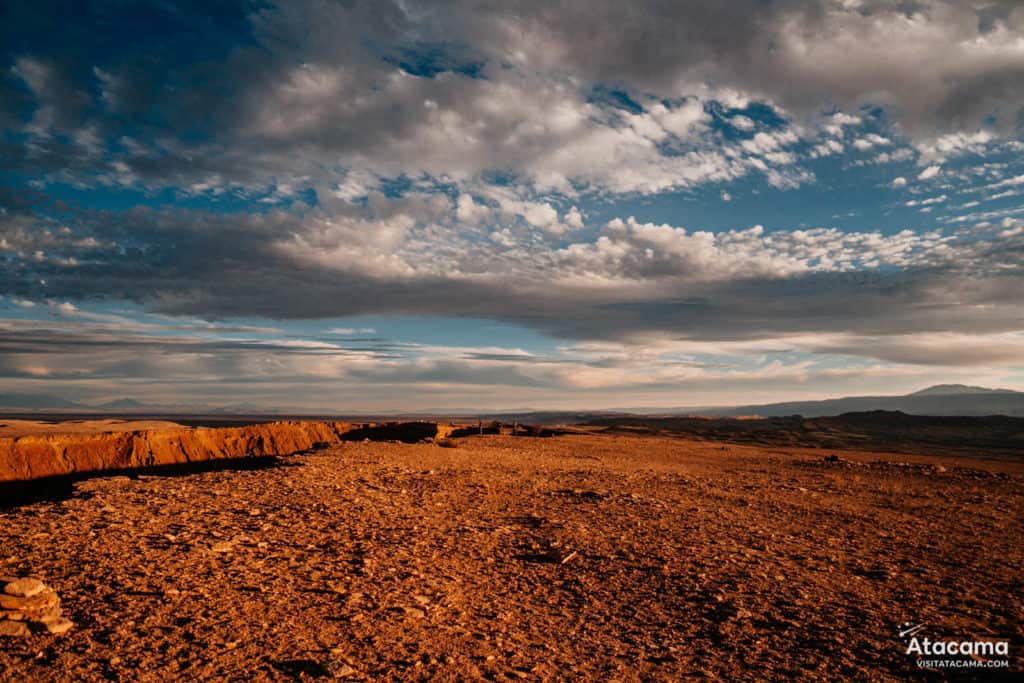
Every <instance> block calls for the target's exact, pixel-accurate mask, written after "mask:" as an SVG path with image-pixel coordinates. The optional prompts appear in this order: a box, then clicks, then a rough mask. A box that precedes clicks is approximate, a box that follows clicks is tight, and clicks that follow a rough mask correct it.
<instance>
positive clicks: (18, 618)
mask: <svg viewBox="0 0 1024 683" xmlns="http://www.w3.org/2000/svg"><path fill="white" fill-rule="evenodd" d="M0 586H3V588H2V590H0V636H11V637H22V638H24V637H27V636H29V635H31V634H32V631H33V630H35V631H43V630H45V631H46V632H48V633H52V634H53V635H61V634H63V633H67V632H68V630H70V629H71V627H72V626H74V622H72V621H71V620H69V619H67V618H65V617H64V616H63V615H62V614H61V610H60V598H59V597H57V593H55V592H54V590H53V589H52V588H50V587H49V586H47V585H46V584H45V583H43V582H42V581H40V580H39V579H34V578H31V577H23V578H18V577H14V576H0Z"/></svg>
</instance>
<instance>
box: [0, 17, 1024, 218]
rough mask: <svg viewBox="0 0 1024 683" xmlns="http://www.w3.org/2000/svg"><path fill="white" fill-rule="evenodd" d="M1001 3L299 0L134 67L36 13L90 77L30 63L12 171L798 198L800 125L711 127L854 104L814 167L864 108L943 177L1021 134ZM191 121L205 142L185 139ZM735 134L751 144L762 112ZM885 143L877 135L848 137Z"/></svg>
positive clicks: (358, 192)
mask: <svg viewBox="0 0 1024 683" xmlns="http://www.w3.org/2000/svg"><path fill="white" fill-rule="evenodd" d="M990 9H991V8H990V7H988V5H987V4H986V5H984V6H983V5H982V4H978V3H961V2H952V1H947V0H921V2H916V3H910V4H907V3H904V2H889V1H888V0H879V1H873V2H870V3H861V2H857V3H850V2H839V1H838V0H821V1H820V2H806V1H805V0H785V1H784V2H776V3H767V4H766V3H763V2H757V1H755V0H743V1H742V2H733V3H728V4H722V3H719V4H714V5H708V4H707V3H703V2H696V1H687V2H680V3H673V4H671V5H665V4H663V3H660V2H657V1H656V0H651V2H650V3H647V4H644V3H641V5H639V6H636V5H630V7H629V8H627V7H625V6H623V5H622V4H621V3H614V2H598V3H594V2H589V1H588V2H575V1H574V2H565V3H559V4H558V6H557V7H552V6H550V5H549V3H544V2H535V1H533V0H521V1H517V2H513V3H501V4H500V5H499V4H495V3H483V4H480V5H473V6H467V5H464V4H452V3H398V2H390V1H386V2H380V3H361V2H355V3H325V2H321V1H320V0H303V1H301V2H293V3H282V4H278V5H274V4H267V5H262V6H260V7H250V6H248V5H239V6H237V7H231V8H228V9H226V15H227V16H226V19H225V22H224V26H225V27H231V26H236V27H238V28H236V30H237V35H235V36H232V35H231V34H230V33H226V32H225V31H226V30H227V29H224V28H217V27H213V28H211V27H204V28H203V29H201V30H199V29H194V28H192V29H190V30H191V31H193V32H189V31H185V30H181V31H180V32H179V31H178V29H181V28H183V27H181V26H179V24H180V18H176V16H175V13H173V12H170V11H167V12H165V13H166V14H167V16H166V17H162V19H163V20H164V22H165V24H166V25H167V26H168V29H169V30H168V32H167V33H166V34H165V36H164V37H163V38H162V39H161V40H162V41H164V42H163V43H162V45H161V47H163V48H164V49H163V50H162V51H160V50H158V51H154V57H153V59H151V60H147V61H146V62H141V63H140V62H139V61H138V60H132V59H126V58H124V57H125V55H118V54H117V49H118V47H117V46H118V42H117V41H114V40H111V39H110V36H108V35H107V31H108V30H111V31H113V30H114V29H115V28H116V22H115V23H114V24H113V28H110V29H107V28H105V29H104V31H98V30H95V29H94V28H93V27H91V26H84V25H82V26H78V25H76V24H74V23H70V22H65V23H63V24H57V23H54V24H53V25H48V24H40V23H39V22H41V21H45V20H43V19H40V18H39V17H38V16H35V15H30V16H26V17H25V21H24V22H22V23H23V25H24V26H25V27H26V30H32V29H33V28H34V29H35V30H36V31H38V32H39V33H40V35H45V34H49V33H53V34H59V35H61V36H63V39H64V40H65V41H71V42H74V43H75V44H76V45H79V46H80V48H79V49H80V50H81V51H84V52H85V53H86V54H87V55H89V56H90V57H91V58H92V61H93V62H94V63H92V64H89V65H88V67H89V68H87V69H84V70H83V69H81V68H78V66H79V65H78V63H77V62H76V61H71V60H68V59H67V58H64V57H59V56H56V53H55V55H53V56H51V55H46V54H32V53H30V52H26V53H25V54H17V55H15V57H14V58H13V63H12V64H10V68H9V70H8V71H7V72H6V74H5V75H4V77H3V78H4V79H6V81H5V82H4V83H3V84H2V87H4V88H5V89H7V90H9V91H11V92H12V93H13V92H15V91H16V90H24V89H27V90H28V97H30V98H31V102H30V103H26V102H21V104H19V105H18V106H17V107H14V108H10V109H7V110H5V112H4V116H2V117H0V121H3V122H6V123H7V125H8V127H9V130H10V131H11V132H12V133H15V134H18V135H26V136H28V139H29V144H26V145H24V146H21V147H17V148H14V149H12V150H10V151H11V152H12V153H13V155H12V158H11V163H12V166H13V167H15V168H22V169H26V170H27V169H30V168H31V169H42V170H43V172H45V173H49V174H51V178H52V179H54V180H55V179H58V178H64V179H68V180H74V181H75V182H78V183H83V182H85V183H105V184H110V185H121V184H128V185H133V184H136V183H143V184H145V185H147V186H151V187H152V186H156V187H177V188H187V187H193V188H197V190H201V191H209V192H219V193H225V192H228V191H231V192H254V191H256V190H257V189H258V188H263V189H264V190H266V189H267V188H281V187H290V188H292V189H293V190H295V189H299V188H301V187H302V186H303V184H307V185H312V186H318V185H321V186H325V187H331V188H333V191H334V192H335V194H336V195H337V196H338V197H339V198H342V199H345V200H353V199H358V198H360V197H362V196H365V193H366V192H367V191H368V190H370V189H372V188H373V187H374V186H375V184H376V179H377V178H378V177H395V176H399V175H402V174H406V175H410V176H416V175H419V174H430V175H434V176H443V177H447V178H450V179H455V180H460V179H466V178H471V177H474V176H476V175H478V174H481V173H486V172H488V171H493V170H503V171H508V172H512V173H515V174H522V175H523V176H525V177H526V178H528V179H529V180H530V181H531V182H532V183H535V184H536V185H538V186H539V187H541V188H544V189H546V190H552V189H557V190H559V191H563V192H568V191H570V190H571V189H572V188H573V187H575V186H577V185H579V184H586V185H590V186H593V187H595V188H598V189H601V190H611V191H613V192H635V191H639V192H661V191H666V190H670V189H678V188H685V187H690V186H692V185H694V184H699V183H705V182H718V181H722V180H728V179H732V178H736V177H740V176H742V175H745V174H747V173H751V172H762V173H764V174H765V176H766V177H767V178H768V180H769V182H771V183H772V184H773V185H775V186H777V187H792V186H793V185H794V184H799V183H800V182H805V181H806V179H807V177H808V176H806V175H801V174H800V172H799V171H794V170H790V169H787V168H786V167H789V166H791V165H792V164H793V162H794V160H795V157H794V155H793V153H792V152H791V151H788V150H785V149H782V148H783V147H785V146H787V145H790V144H792V142H793V140H791V139H789V138H788V137H787V136H792V135H793V133H792V131H790V132H789V133H785V132H782V133H779V132H772V131H764V130H760V131H759V132H758V133H757V134H756V135H754V136H753V137H752V138H750V139H747V140H742V141H741V145H740V147H739V150H743V151H746V152H747V153H748V154H750V155H753V158H752V159H743V158H741V157H740V155H739V154H733V155H722V154H720V153H719V152H720V150H718V149H717V148H716V147H715V146H714V145H708V144H707V142H708V140H709V138H711V137H713V136H714V135H716V133H715V132H714V131H713V130H712V128H711V127H710V122H711V119H712V117H711V115H710V113H709V110H708V108H709V105H711V104H714V105H715V106H725V107H734V106H735V107H736V108H738V109H743V108H744V107H746V106H747V105H748V104H749V103H751V102H753V101H762V102H765V103H770V104H772V105H774V106H775V107H776V110H777V111H784V112H787V116H789V117H791V118H793V119H794V120H797V121H804V120H806V119H808V118H816V117H819V114H820V112H821V111H823V110H826V109H828V108H830V107H833V108H834V107H835V106H837V105H838V106H841V107H842V109H843V110H845V111H839V112H836V113H834V114H829V115H828V116H826V117H825V118H824V119H823V120H822V123H823V126H824V130H825V131H826V132H828V133H829V135H831V136H832V138H833V139H831V140H829V141H822V142H820V144H819V145H818V147H816V148H815V151H814V155H817V156H827V155H829V154H831V153H836V152H838V151H840V147H839V145H841V143H840V142H839V141H838V140H837V139H836V138H839V137H842V136H843V135H844V130H845V129H847V128H851V127H856V126H860V125H861V124H862V123H863V122H864V118H863V116H861V115H859V114H857V113H853V112H858V111H860V108H861V106H862V105H865V106H868V105H869V106H880V107H884V108H885V109H887V110H888V112H889V116H890V117H891V119H892V120H893V121H895V122H896V124H897V125H898V126H899V130H901V131H902V132H903V133H905V134H909V135H911V136H912V137H913V138H914V139H915V140H916V141H917V148H916V149H917V150H918V154H920V155H921V157H922V159H923V160H924V161H926V162H927V163H932V162H935V163H939V162H941V161H943V160H944V159H946V158H947V157H950V156H953V155H956V154H961V153H964V152H965V151H970V150H976V149H980V148H981V147H983V146H984V145H985V144H988V143H990V142H992V141H994V140H995V139H996V138H997V137H1000V136H1005V135H1007V134H1010V133H1012V132H1013V130H1014V126H1016V125H1017V122H1018V120H1019V112H1020V109H1021V106H1022V104H1024V92H1022V88H1021V86H1020V84H1021V83H1022V82H1024V78H1022V75H1024V58H1022V56H1021V52H1020V49H1019V40H1018V37H1019V34H1020V29H1021V27H1022V22H1024V13H1022V10H1021V9H1020V8H1018V7H1010V6H1008V7H1005V8H1003V9H1002V10H1000V11H998V12H992V11H990ZM1004 10H1005V11H1004ZM154 11H157V10H154ZM18 24H19V22H18V21H17V17H15V18H14V20H13V22H12V25H18ZM241 27H245V30H242V28H241ZM195 31H198V34H196V33H195ZM232 38H233V39H234V42H232ZM243 38H244V39H243ZM195 40H199V41H207V42H206V43H202V44H203V45H204V46H208V47H209V48H210V49H211V50H220V51H224V50H225V49H226V48H230V49H229V50H228V51H227V54H226V55H225V58H224V59H223V60H220V61H218V60H210V61H202V62H196V63H185V64H182V63H175V62H173V61H168V60H171V59H172V57H171V56H172V55H178V54H179V52H180V51H181V50H182V49H183V45H185V44H186V41H195ZM19 44H20V43H19ZM187 45H189V46H192V45H193V43H187ZM101 48H102V49H101ZM189 49H191V47H190V48H189ZM609 87H623V88H625V89H626V91H627V93H626V94H627V96H629V97H631V98H632V101H633V103H634V105H635V106H632V107H626V108H623V107H622V106H619V105H618V104H616V103H615V102H614V101H611V100H608V99H607V98H606V99H603V100H602V99H601V98H595V97H594V96H593V93H594V92H595V89H601V88H609ZM181 92H188V93H189V94H188V97H178V96H177V95H176V93H181ZM20 97H21V98H22V99H24V95H22V96H20ZM11 101H12V102H14V101H15V100H14V99H12V100H11ZM26 105H27V106H26ZM18 112H22V113H21V114H19V113H18ZM154 112H160V115H159V116H156V115H155V114H154ZM846 112H850V113H846ZM19 117H20V118H19ZM197 121H201V122H202V124H201V125H202V127H203V131H202V134H200V135H191V136H190V135H183V134H182V131H186V130H194V129H195V127H196V122H197ZM728 121H729V123H730V125H731V126H732V127H733V128H734V129H736V130H738V131H740V132H743V133H747V134H749V133H752V132H754V131H755V130H757V126H756V125H755V122H754V120H753V119H751V118H750V116H748V115H746V114H741V113H734V114H732V115H731V116H730V117H729V118H728ZM125 123H129V124H130V125H129V126H127V127H125ZM983 127H984V128H983ZM126 130H127V131H130V133H129V134H127V135H126V134H125V132H126ZM764 136H768V138H767V139H766V138H765V137H764ZM779 136H782V137H781V138H780V137H779ZM773 137H774V141H773V140H772V138H773ZM780 142H782V143H783V144H779V143H780ZM889 142H890V139H889V138H887V137H885V136H883V135H880V134H878V133H866V134H864V135H861V136H859V137H857V138H855V139H853V140H851V141H850V145H851V146H852V147H853V148H854V149H859V150H862V151H867V150H870V149H874V148H877V147H880V146H885V145H887V144H889ZM353 169H355V170H353ZM287 196H291V195H288V194H287V193H284V194H279V195H278V198H279V199H280V198H282V197H287Z"/></svg>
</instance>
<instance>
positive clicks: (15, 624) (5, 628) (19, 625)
mask: <svg viewBox="0 0 1024 683" xmlns="http://www.w3.org/2000/svg"><path fill="white" fill-rule="evenodd" d="M31 634H32V633H31V631H29V630H28V624H26V623H25V622H23V621H0V636H8V637H10V638H28V637H29V636H30V635H31Z"/></svg>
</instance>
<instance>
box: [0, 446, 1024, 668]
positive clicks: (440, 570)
mask: <svg viewBox="0 0 1024 683" xmlns="http://www.w3.org/2000/svg"><path fill="white" fill-rule="evenodd" d="M455 444H456V447H454V448H443V447H441V446H437V445H428V444H416V445H407V444H397V443H353V444H344V445H341V446H338V447H333V448H330V449H326V450H322V451H318V452H315V453H310V454H304V455H297V456H292V457H288V458H281V459H279V460H278V461H277V462H276V463H275V464H274V465H273V466H270V467H267V468H264V469H249V470H220V471H207V472H199V473H191V474H179V475H176V476H160V477H156V476H142V477H136V478H127V477H108V478H96V479H92V480H89V481H86V482H82V483H79V484H78V485H77V487H76V491H75V493H74V494H73V495H72V496H71V497H69V498H67V499H64V500H60V501H41V502H35V503H31V504H27V505H23V506H20V507H17V508H8V509H6V510H0V573H3V574H17V575H32V576H36V577H39V578H41V579H43V580H44V581H46V582H47V583H48V584H49V585H51V586H53V587H54V589H55V590H56V591H57V592H58V593H59V594H60V597H61V602H62V605H63V607H64V609H65V613H66V614H67V615H68V617H70V618H71V619H72V620H73V621H74V622H75V624H76V625H75V627H74V628H73V629H72V630H71V631H70V632H68V633H67V634H66V635H63V636H59V637H55V636H49V635H33V636H32V637H31V638H27V639H11V638H7V639H0V679H2V680H9V681H67V680H76V681H77V680H86V681H88V680H126V681H167V680H217V681H220V680H237V681H248V680H315V679H341V680H345V679H352V680H472V679H486V680H498V681H502V680H520V679H523V680H610V681H615V680H666V681H668V680H681V679H684V680H685V679H691V678H703V679H707V680H722V681H748V680H780V679H793V678H796V679H806V680H865V681H875V680H881V681H884V680H906V679H907V678H921V677H926V678H927V677H932V678H935V679H941V678H943V677H944V676H948V675H949V674H946V673H943V672H938V671H935V672H931V673H929V672H921V671H915V669H914V662H913V659H914V658H913V657H912V656H907V655H905V654H904V652H903V645H902V643H901V642H900V641H899V640H898V639H897V637H896V633H895V630H896V626H897V624H899V623H902V622H907V621H912V622H915V623H917V622H924V623H926V624H927V625H928V629H929V632H930V633H932V634H935V635H940V634H945V635H949V636H955V637H957V638H958V639H963V638H966V637H971V638H985V637H993V638H995V637H1000V638H1008V639H1010V641H1011V645H1010V660H1011V661H1010V667H1009V672H1008V673H1007V674H1006V675H1012V674H1013V672H1019V671H1020V668H1021V659H1020V652H1021V645H1022V640H1024V626H1022V624H1024V618H1022V617H1024V615H1022V605H1021V597H1022V595H1024V590H1022V573H1021V567H1022V566H1024V540H1022V537H1021V522H1022V519H1024V514H1022V513H1024V495H1022V494H1024V474H1022V472H1024V467H1022V466H1021V465H1020V464H1019V463H1007V462H996V461H985V460H966V459H951V458H946V459H934V458H927V457H920V456H906V455H903V456H898V455H890V456H885V455H880V454H870V453H842V454H841V458H839V459H835V458H826V457H825V456H827V455H828V451H820V450H819V451H814V450H799V449H789V450H785V449H782V450H775V449H762V448H756V447H745V446H736V445H728V446H726V445H722V444H718V443H707V442H697V441H685V440H681V439H671V438H656V437H636V436H612V435H598V434H595V435H574V436H561V437H556V438H548V439H538V438H525V437H517V438H514V437H508V436H482V437H477V436H474V437H470V438H464V439H459V440H457V441H456V442H455ZM898 463H904V464H902V465H901V464H898Z"/></svg>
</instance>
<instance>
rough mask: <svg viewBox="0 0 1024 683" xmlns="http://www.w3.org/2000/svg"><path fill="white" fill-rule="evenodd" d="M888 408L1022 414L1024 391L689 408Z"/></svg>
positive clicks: (812, 412) (776, 413) (763, 411)
mask: <svg viewBox="0 0 1024 683" xmlns="http://www.w3.org/2000/svg"><path fill="white" fill-rule="evenodd" d="M871 410H889V411H899V412H902V413H907V414H908V415H935V416H938V417H942V416H950V415H1009V416H1012V417H1024V392H1020V391H1012V390H1010V389H988V388H985V387H970V386H966V385H963V384H938V385H936V386H933V387H928V388H927V389H922V390H921V391H915V392H914V393H912V394H907V395H905V396H849V397H846V398H833V399H827V400H824V401H787V402H783V403H768V404H763V405H749V406H729V407H724V408H722V407H719V408H707V409H703V408H702V409H699V410H691V411H689V412H690V413H691V414H694V413H700V414H703V415H721V416H723V417H729V416H737V415H760V416H762V417H782V416H785V415H803V416H804V417H824V416H827V415H842V414H843V413H856V412H866V411H871Z"/></svg>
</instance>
